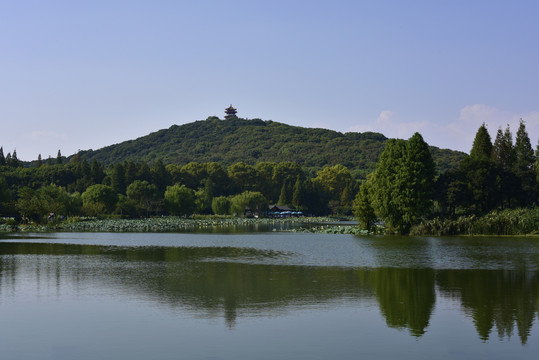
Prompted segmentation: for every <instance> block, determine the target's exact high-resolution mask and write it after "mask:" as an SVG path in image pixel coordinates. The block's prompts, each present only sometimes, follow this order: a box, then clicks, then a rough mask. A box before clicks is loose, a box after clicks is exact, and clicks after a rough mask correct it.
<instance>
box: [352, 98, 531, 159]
mask: <svg viewBox="0 0 539 360" xmlns="http://www.w3.org/2000/svg"><path fill="white" fill-rule="evenodd" d="M431 118H432V119H437V118H438V119H439V118H440V116H438V115H432V117H431ZM521 118H522V119H523V120H524V122H525V124H526V131H527V132H528V135H529V137H530V140H531V142H532V146H533V148H534V149H535V147H536V146H537V141H538V139H539V112H537V111H535V112H529V113H523V114H515V113H512V112H510V111H507V110H502V109H498V108H496V107H492V106H488V105H485V104H474V105H468V106H465V107H464V108H462V109H461V110H460V111H459V115H458V117H456V118H454V119H453V120H450V121H448V122H445V123H440V122H435V121H426V120H425V121H409V120H406V119H402V118H401V117H400V116H399V114H397V113H395V112H393V111H391V110H384V111H382V112H381V113H380V115H379V116H378V118H377V119H375V120H373V121H371V122H366V123H363V124H359V125H355V126H352V127H350V128H349V129H348V130H347V131H353V132H365V131H375V132H379V133H382V134H384V135H385V136H387V137H390V138H400V139H407V138H409V137H410V136H412V135H413V134H414V133H415V132H416V131H417V132H419V133H420V134H421V135H423V138H424V139H425V141H426V142H428V143H429V144H431V145H434V146H437V147H440V148H447V149H453V150H460V151H464V152H469V151H470V149H471V148H472V144H473V140H474V137H475V134H476V132H477V129H479V127H480V126H481V124H483V123H485V124H486V125H487V129H488V130H489V133H490V136H491V137H492V141H494V138H495V137H496V131H497V130H498V128H499V127H501V128H502V129H505V127H506V126H507V125H508V124H509V127H510V129H511V132H512V133H513V139H514V138H515V136H516V131H517V129H518V126H519V121H520V119H521Z"/></svg>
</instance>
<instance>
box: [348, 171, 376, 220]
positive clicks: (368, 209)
mask: <svg viewBox="0 0 539 360" xmlns="http://www.w3.org/2000/svg"><path fill="white" fill-rule="evenodd" d="M371 186H372V185H371V182H370V181H369V180H367V181H366V182H364V183H363V184H361V186H360V187H359V192H358V193H357V195H356V197H355V199H354V205H353V212H354V216H355V217H356V219H357V222H358V225H359V227H361V228H362V229H365V230H372V228H373V226H374V222H375V221H376V214H375V213H374V208H373V207H372V205H371V203H372V200H371V196H370V194H369V190H370V187H371Z"/></svg>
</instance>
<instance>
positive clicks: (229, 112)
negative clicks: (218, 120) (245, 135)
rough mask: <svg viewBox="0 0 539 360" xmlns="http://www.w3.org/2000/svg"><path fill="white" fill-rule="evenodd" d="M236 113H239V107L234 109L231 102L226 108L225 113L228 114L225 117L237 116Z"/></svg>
mask: <svg viewBox="0 0 539 360" xmlns="http://www.w3.org/2000/svg"><path fill="white" fill-rule="evenodd" d="M236 113H237V109H234V108H233V107H232V104H230V106H229V107H227V108H226V109H225V114H226V115H225V119H230V118H233V117H236Z"/></svg>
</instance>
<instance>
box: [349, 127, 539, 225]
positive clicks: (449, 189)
mask: <svg viewBox="0 0 539 360" xmlns="http://www.w3.org/2000/svg"><path fill="white" fill-rule="evenodd" d="M538 158H539V144H538V145H537V149H536V151H535V153H534V150H533V148H532V145H531V142H530V139H529V136H528V133H527V131H526V127H525V123H524V121H523V120H521V121H520V124H519V128H518V130H517V133H516V139H515V142H513V135H512V133H511V130H510V128H509V126H507V128H506V129H505V130H502V129H501V128H500V129H498V131H497V134H496V138H495V140H494V143H493V142H492V139H491V137H490V135H489V133H488V130H487V127H486V124H482V125H481V127H480V128H479V129H478V131H477V133H476V136H475V139H474V142H473V146H472V149H471V151H470V155H469V156H466V157H465V158H464V159H463V160H462V161H461V162H460V163H459V166H458V167H457V168H456V169H453V170H449V171H447V172H445V173H443V174H440V175H439V176H436V175H435V168H434V163H433V161H432V157H431V155H430V153H429V149H428V146H427V144H426V143H425V142H424V141H423V138H422V137H421V135H420V134H418V133H416V134H414V135H413V136H412V137H411V138H410V139H409V140H408V141H404V140H396V139H391V140H389V141H388V143H387V144H386V147H385V149H384V151H383V153H382V155H381V156H380V160H379V162H378V164H377V165H376V169H375V171H374V172H373V173H372V174H370V175H369V176H368V177H367V180H366V181H365V182H364V183H363V184H362V185H361V186H360V188H359V192H358V194H357V196H356V198H355V200H354V214H355V215H356V217H357V219H358V221H359V222H360V226H362V227H363V228H366V229H372V228H373V227H374V225H375V224H376V222H382V223H383V224H384V226H385V228H386V230H388V231H390V232H395V233H408V232H409V231H410V229H411V228H412V226H414V225H417V224H420V223H422V222H424V221H426V220H429V219H432V218H435V217H436V218H441V219H452V218H455V217H457V216H462V215H469V214H474V215H484V214H486V213H488V212H490V211H493V210H497V209H512V208H521V207H534V206H536V205H537V202H538V200H539V186H538V184H539V160H537V159H538Z"/></svg>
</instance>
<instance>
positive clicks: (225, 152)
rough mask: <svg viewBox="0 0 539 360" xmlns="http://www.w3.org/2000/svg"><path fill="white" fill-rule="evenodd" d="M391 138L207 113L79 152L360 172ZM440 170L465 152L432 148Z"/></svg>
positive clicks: (106, 158)
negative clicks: (286, 164)
mask: <svg viewBox="0 0 539 360" xmlns="http://www.w3.org/2000/svg"><path fill="white" fill-rule="evenodd" d="M386 141H387V138H386V137H385V136H384V135H382V134H379V133H374V132H365V133H356V132H349V133H344V134H343V133H340V132H337V131H333V130H327V129H318V128H304V127H299V126H291V125H287V124H283V123H278V122H274V121H271V120H268V121H263V120H260V119H253V120H248V119H242V118H237V117H230V118H227V119H225V120H221V119H219V118H218V117H209V118H208V119H206V120H200V121H195V122H192V123H188V124H184V125H173V126H171V127H170V128H168V129H163V130H159V131H156V132H153V133H151V134H149V135H146V136H143V137H140V138H138V139H135V140H129V141H125V142H122V143H119V144H115V145H110V146H107V147H104V148H101V149H99V150H87V151H81V152H79V156H80V157H81V158H85V159H87V160H88V161H92V160H97V161H98V162H100V163H102V164H104V165H110V164H115V163H121V162H124V161H134V162H147V163H153V162H155V161H157V160H161V161H162V162H163V163H165V164H171V163H173V164H180V165H182V164H187V163H189V162H192V161H194V162H200V163H202V162H218V163H220V164H222V165H225V166H228V165H231V164H233V163H236V162H239V161H243V162H246V163H248V164H255V163H257V162H261V161H271V162H282V161H293V162H297V163H298V164H300V165H301V166H303V167H306V168H322V167H323V166H325V165H336V164H342V165H345V166H347V167H348V168H350V169H353V170H357V171H359V172H361V173H363V172H364V173H368V172H370V171H372V170H373V169H374V168H375V165H376V163H377V162H378V157H379V156H380V154H381V152H382V150H383V149H384V146H385V143H386ZM431 152H432V155H433V158H434V160H435V162H436V164H437V165H438V169H439V171H440V172H444V171H445V170H447V169H450V168H454V167H455V166H456V165H457V164H458V162H459V161H460V160H461V159H462V158H463V157H464V153H462V152H457V151H453V150H447V149H443V150H442V149H438V148H436V147H431Z"/></svg>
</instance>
